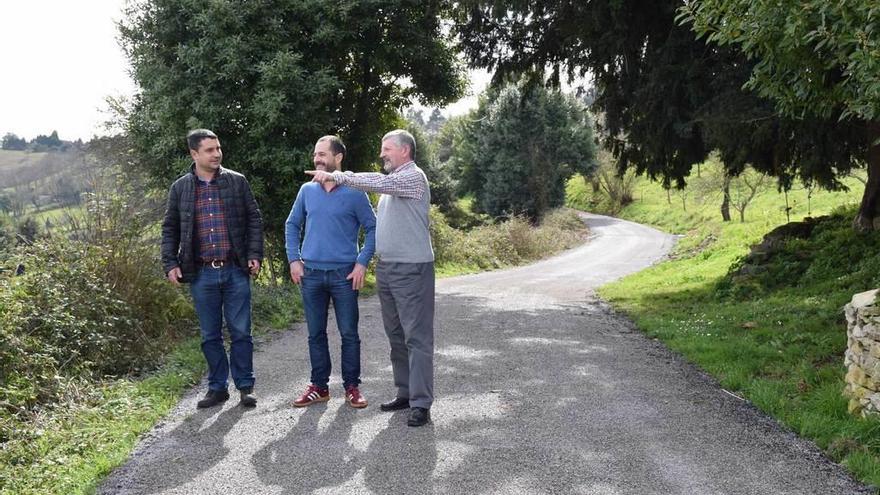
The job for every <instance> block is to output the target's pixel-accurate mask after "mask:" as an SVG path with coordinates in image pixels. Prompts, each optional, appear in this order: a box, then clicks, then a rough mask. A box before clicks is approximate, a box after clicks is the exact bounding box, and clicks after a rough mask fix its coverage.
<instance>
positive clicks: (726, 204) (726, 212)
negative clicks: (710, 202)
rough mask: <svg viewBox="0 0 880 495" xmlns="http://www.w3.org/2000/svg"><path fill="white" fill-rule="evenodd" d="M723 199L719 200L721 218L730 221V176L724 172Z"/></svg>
mask: <svg viewBox="0 0 880 495" xmlns="http://www.w3.org/2000/svg"><path fill="white" fill-rule="evenodd" d="M722 190H723V191H724V201H722V202H721V219H722V220H724V221H725V222H729V221H730V176H729V175H727V173H725V174H724V187H723V189H722Z"/></svg>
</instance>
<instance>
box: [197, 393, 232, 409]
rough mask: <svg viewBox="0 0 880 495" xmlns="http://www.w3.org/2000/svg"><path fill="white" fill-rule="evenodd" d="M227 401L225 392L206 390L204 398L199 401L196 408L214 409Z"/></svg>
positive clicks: (227, 396) (227, 397) (227, 395)
mask: <svg viewBox="0 0 880 495" xmlns="http://www.w3.org/2000/svg"><path fill="white" fill-rule="evenodd" d="M227 400H229V392H227V391H226V390H208V393H207V394H205V398H204V399H202V400H200V401H199V403H198V404H196V407H197V408H199V409H205V408H206V407H214V406H216V405H218V404H222V403H224V402H226V401H227Z"/></svg>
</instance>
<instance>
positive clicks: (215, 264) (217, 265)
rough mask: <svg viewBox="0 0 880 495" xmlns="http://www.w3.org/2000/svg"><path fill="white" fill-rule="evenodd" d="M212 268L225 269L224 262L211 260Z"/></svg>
mask: <svg viewBox="0 0 880 495" xmlns="http://www.w3.org/2000/svg"><path fill="white" fill-rule="evenodd" d="M211 268H213V269H215V270H216V269H217V268H223V260H211Z"/></svg>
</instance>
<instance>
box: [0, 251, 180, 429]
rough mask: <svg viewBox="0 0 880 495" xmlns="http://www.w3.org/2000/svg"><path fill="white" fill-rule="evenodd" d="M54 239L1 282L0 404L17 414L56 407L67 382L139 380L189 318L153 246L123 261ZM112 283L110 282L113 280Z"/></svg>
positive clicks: (118, 255)
mask: <svg viewBox="0 0 880 495" xmlns="http://www.w3.org/2000/svg"><path fill="white" fill-rule="evenodd" d="M115 247H116V246H114V245H113V243H112V241H111V242H110V243H107V244H102V245H95V244H86V243H84V242H81V241H71V240H66V239H63V238H54V239H49V240H42V241H38V242H37V243H35V244H34V245H32V246H29V247H27V248H24V249H23V250H22V251H21V254H20V255H19V256H18V257H17V258H18V259H19V260H20V262H21V263H22V264H23V265H24V266H25V273H24V275H22V276H19V277H12V278H7V279H5V280H3V281H2V282H0V322H2V326H0V377H2V383H0V401H2V404H3V405H4V406H5V407H6V409H7V410H9V411H10V412H22V411H26V410H29V409H32V408H33V407H35V406H36V405H38V404H47V403H51V402H53V401H54V400H55V399H57V398H58V394H59V393H60V391H61V388H60V387H61V385H62V383H63V382H64V381H65V379H66V378H72V377H103V376H106V375H120V374H126V373H132V372H137V371H140V370H141V369H143V368H144V367H145V366H148V365H150V364H151V363H154V362H155V361H157V360H158V359H159V357H160V356H161V355H162V354H163V352H164V351H165V350H167V349H168V348H169V346H170V345H171V344H173V343H174V342H176V341H177V339H178V335H177V330H176V328H177V327H178V326H179V325H180V324H181V322H183V323H184V324H185V325H186V326H187V327H191V326H192V324H193V323H192V317H191V314H192V310H191V308H190V305H189V303H188V301H187V300H186V299H185V298H184V297H182V294H181V293H180V292H179V291H175V290H173V289H172V288H171V287H169V286H168V285H167V284H165V283H164V280H163V279H162V278H161V277H157V276H156V273H155V271H154V269H151V267H155V266H157V265H156V263H157V261H156V260H155V259H154V256H155V253H154V251H155V249H154V248H153V247H152V246H149V247H147V246H142V247H140V248H133V247H131V246H129V248H128V250H126V251H125V252H120V251H117V250H116V249H114V248H115ZM111 274H112V275H111Z"/></svg>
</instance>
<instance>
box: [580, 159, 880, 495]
mask: <svg viewBox="0 0 880 495" xmlns="http://www.w3.org/2000/svg"><path fill="white" fill-rule="evenodd" d="M703 172H704V173H712V172H713V169H712V166H711V165H710V166H704V168H703ZM847 183H848V185H850V186H851V187H852V190H851V191H849V192H815V193H814V194H813V197H812V200H811V204H810V207H811V211H810V213H811V215H812V216H814V217H815V216H819V215H824V214H830V213H832V212H836V213H835V214H834V215H832V217H831V218H830V219H828V220H826V221H823V222H821V223H820V224H819V225H818V226H817V227H816V229H815V230H814V231H813V235H812V236H811V238H810V239H807V240H793V241H789V242H788V243H787V244H786V245H785V246H784V248H783V249H782V250H781V251H780V252H779V253H777V254H776V255H774V257H773V258H771V260H770V261H769V262H768V263H767V264H766V265H765V266H763V268H764V269H763V270H762V271H761V272H760V273H758V274H757V275H755V276H752V277H739V278H737V277H732V276H731V275H730V274H729V272H730V270H731V267H734V268H735V267H737V266H738V264H739V263H740V262H741V261H740V260H741V259H742V258H743V257H744V256H745V255H746V254H748V252H749V246H750V245H752V244H755V243H757V242H759V241H760V240H761V239H762V237H763V235H764V234H766V233H767V232H768V231H770V230H772V229H773V228H774V227H776V226H778V225H781V224H784V223H786V217H785V210H784V204H785V203H784V197H783V196H782V195H781V194H779V193H778V192H777V191H776V190H775V189H772V188H771V189H770V190H768V191H765V192H764V193H763V194H761V195H760V196H759V197H757V198H756V199H755V201H754V204H752V205H750V206H749V207H748V208H747V209H746V215H745V218H746V222H745V223H741V222H739V221H738V218H737V213H736V212H735V211H732V212H731V213H732V214H733V215H734V219H735V221H733V222H722V221H721V215H720V213H719V209H718V206H719V204H720V199H721V198H720V196H718V197H716V198H715V200H714V201H703V202H702V203H701V202H700V201H698V198H693V197H689V198H688V199H687V201H686V203H685V207H686V209H684V208H683V207H682V204H681V199H680V196H676V195H675V194H673V195H672V204H669V203H668V202H667V195H666V192H665V191H664V190H663V189H662V188H661V187H659V185H657V184H653V183H650V182H648V181H644V180H643V181H641V182H639V184H638V186H637V189H636V191H635V198H636V201H635V202H634V203H632V204H631V205H629V206H627V207H626V208H625V209H624V210H623V211H622V213H621V214H620V215H619V216H621V217H623V218H626V219H629V220H633V221H637V222H641V223H646V224H649V225H654V226H656V227H658V228H660V229H662V230H665V231H667V232H672V233H677V234H682V235H683V237H682V238H681V239H680V241H679V243H678V245H677V246H676V248H675V250H674V252H673V255H672V259H671V260H669V261H665V262H663V263H661V264H658V265H656V266H654V267H652V268H649V269H647V270H645V271H643V272H640V273H637V274H634V275H631V276H629V277H626V278H624V279H622V280H620V281H618V282H615V283H613V284H609V285H607V286H605V287H603V288H602V289H601V290H600V292H599V293H600V295H601V296H602V297H604V298H606V299H607V300H609V301H610V302H611V303H612V304H613V305H614V307H615V308H616V309H618V310H620V311H622V312H624V313H626V314H628V315H629V316H630V317H631V318H632V319H633V320H634V321H635V322H636V324H637V325H638V326H639V328H641V329H642V330H643V331H644V332H645V333H646V334H647V335H649V336H651V337H656V338H658V339H660V340H661V341H663V342H664V343H665V344H666V345H667V346H669V347H670V348H671V349H673V350H675V351H677V352H679V353H681V354H682V355H683V356H685V357H686V358H687V359H688V360H690V361H691V362H693V363H695V364H696V365H698V366H700V367H701V368H702V369H704V370H706V371H707V372H709V373H710V374H711V375H712V376H714V377H715V378H716V379H717V380H718V382H719V383H720V384H721V386H722V387H724V388H725V389H728V390H732V391H734V392H735V393H737V394H738V395H741V396H744V397H745V398H747V399H748V400H750V401H751V402H752V403H754V404H755V405H756V406H757V407H759V408H760V409H761V410H763V411H765V412H766V413H768V414H770V415H772V416H774V417H775V418H777V419H778V420H779V421H781V422H782V423H783V424H785V425H787V426H788V427H789V428H791V429H792V430H793V431H795V432H796V433H798V434H800V435H802V436H804V437H806V438H809V439H812V440H813V441H815V442H816V444H817V445H818V446H819V447H820V448H822V449H823V450H824V451H825V452H826V454H827V455H828V456H829V457H830V458H832V459H834V460H835V461H838V462H840V463H842V464H843V465H845V466H846V467H847V468H849V469H850V471H851V472H852V473H853V474H854V475H855V476H856V477H858V478H859V479H861V480H863V481H865V482H867V483H870V484H873V485H875V486H880V418H875V419H860V418H856V417H853V416H851V415H850V414H849V413H848V412H847V400H846V398H844V397H843V396H842V391H843V388H844V380H843V377H844V374H845V368H844V366H843V352H844V350H845V348H846V324H845V321H844V319H843V314H842V307H843V305H844V304H845V303H847V302H848V301H849V300H850V298H851V297H852V295H853V294H855V293H858V292H862V291H865V290H868V289H872V288H876V287H880V253H878V252H877V250H876V246H877V245H878V243H880V233H872V234H858V233H856V232H854V231H853V230H852V228H851V227H850V221H851V219H852V217H853V216H854V214H855V207H854V206H855V205H857V204H858V201H859V200H860V195H861V192H862V186H861V183H860V182H858V181H856V180H854V179H850V180H848V181H847ZM569 192H570V193H573V194H570V196H569V197H570V198H576V199H577V201H572V202H570V206H573V207H578V206H583V205H586V204H597V202H596V201H593V202H592V203H588V200H589V199H590V192H589V187H588V186H585V185H584V184H583V181H582V179H580V178H575V179H573V180H572V181H571V183H570V184H569ZM572 203H575V204H572ZM789 204H790V205H792V207H793V208H792V210H791V214H792V220H793V221H794V220H801V219H803V218H804V217H805V216H807V198H806V192H805V191H795V192H793V193H790V195H789Z"/></svg>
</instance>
